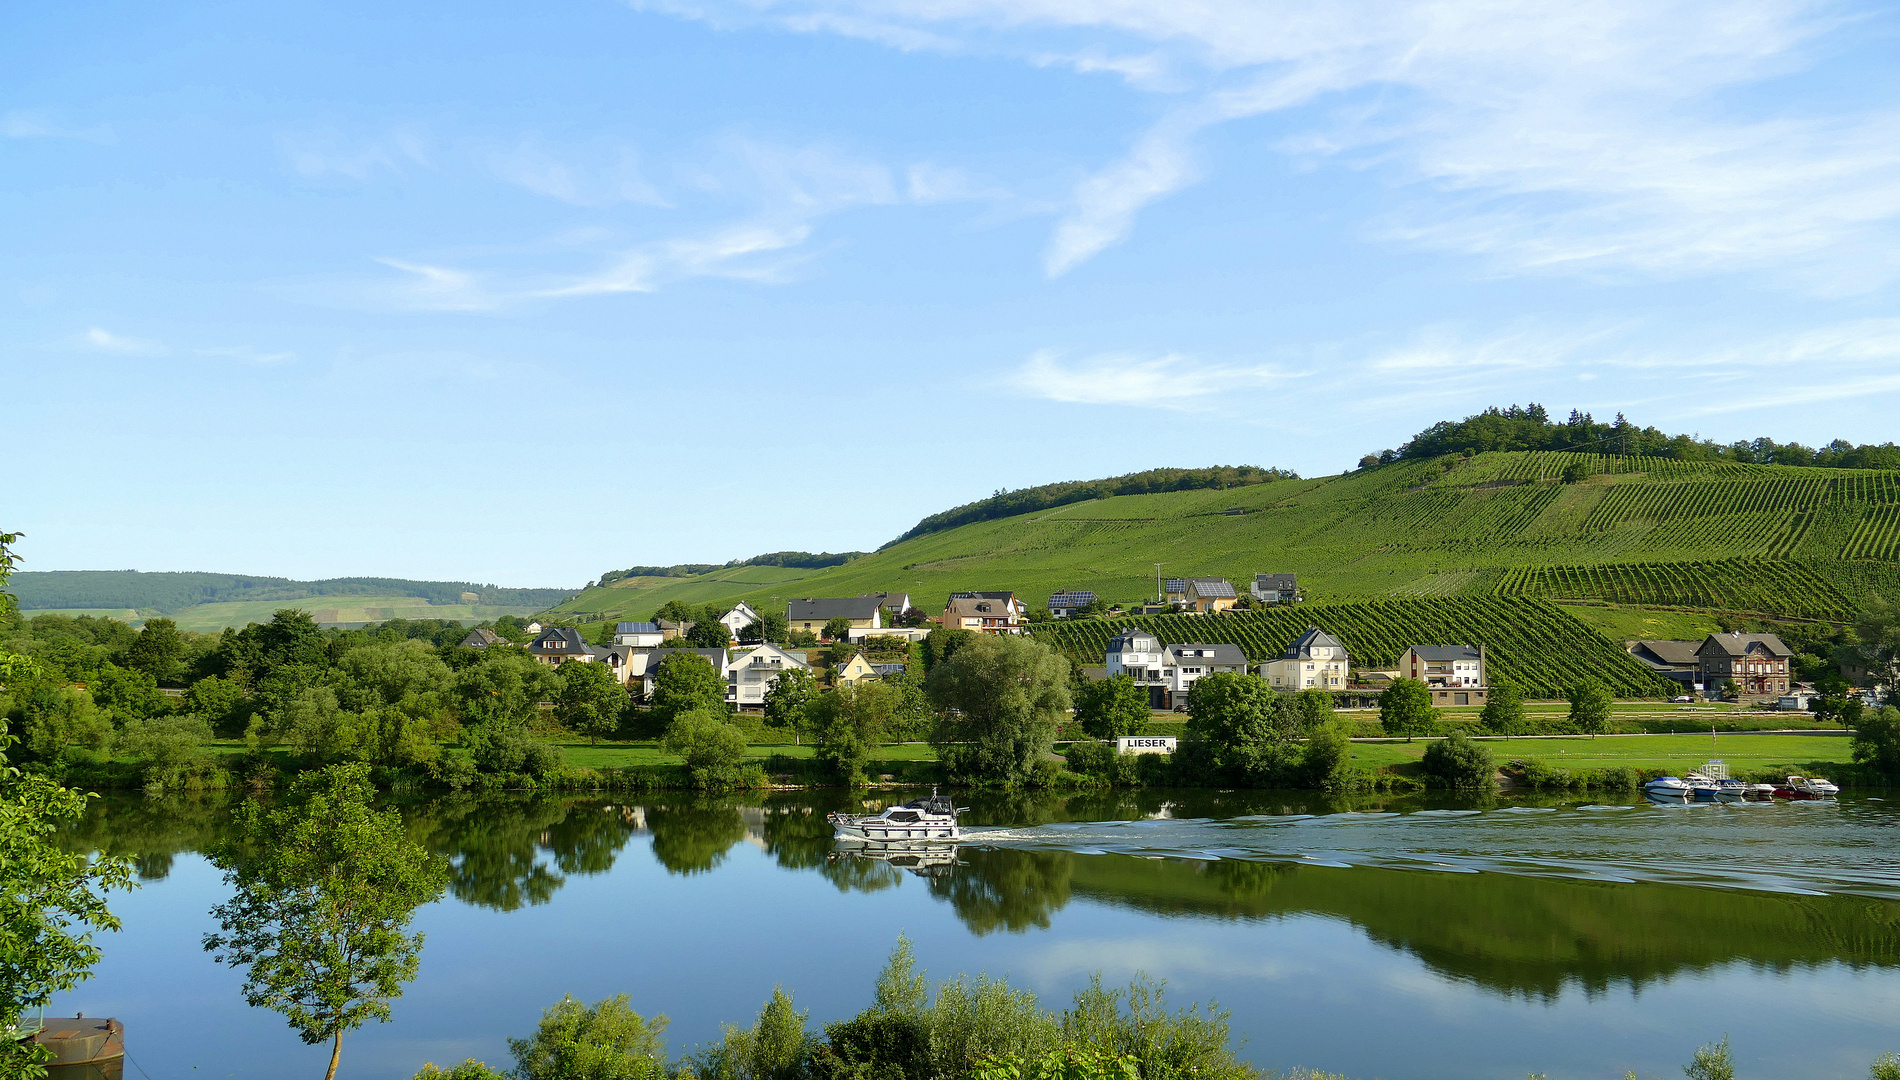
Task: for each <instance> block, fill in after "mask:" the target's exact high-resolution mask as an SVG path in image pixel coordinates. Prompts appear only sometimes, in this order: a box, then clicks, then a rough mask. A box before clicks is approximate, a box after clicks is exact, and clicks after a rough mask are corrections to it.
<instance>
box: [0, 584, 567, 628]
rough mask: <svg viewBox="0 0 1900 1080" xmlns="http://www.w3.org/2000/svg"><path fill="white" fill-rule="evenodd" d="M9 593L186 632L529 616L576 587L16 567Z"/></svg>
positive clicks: (25, 604)
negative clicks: (169, 623) (167, 623)
mask: <svg viewBox="0 0 1900 1080" xmlns="http://www.w3.org/2000/svg"><path fill="white" fill-rule="evenodd" d="M8 591H10V592H12V593H13V594H14V595H15V596H16V597H18V599H19V604H20V608H21V610H22V611H23V612H24V613H26V614H28V615H31V614H32V613H33V612H35V611H64V612H67V613H69V614H80V613H90V614H94V615H108V616H111V617H113V618H121V619H126V620H128V621H131V622H134V623H140V622H143V621H144V620H145V619H147V618H151V617H154V616H159V615H163V616H166V617H168V618H171V619H174V620H176V621H177V623H178V625H179V627H180V628H181V629H185V630H198V631H212V630H220V629H222V628H224V627H226V626H243V625H245V624H246V623H249V622H257V621H268V620H269V618H270V616H271V613H272V612H273V611H275V610H276V609H278V608H282V607H298V608H302V609H304V610H306V611H309V612H311V614H312V615H314V616H315V617H316V619H317V621H318V622H321V623H360V622H381V621H383V620H386V619H398V618H401V619H457V620H462V621H464V622H479V621H481V620H483V619H494V618H498V617H500V616H502V615H528V614H533V613H534V612H537V611H541V610H543V609H545V608H547V607H548V606H550V605H552V604H557V603H560V602H561V601H563V600H566V599H568V598H570V597H572V596H574V594H575V590H573V589H507V588H500V587H497V586H495V585H481V584H476V583H474V582H468V581H409V580H406V579H403V578H375V577H353V578H329V579H326V580H322V581H295V580H292V579H290V578H281V577H253V576H248V575H239V574H210V573H156V574H147V573H141V572H139V571H136V570H46V571H18V572H16V573H14V575H13V577H12V579H11V581H10V582H9V583H8Z"/></svg>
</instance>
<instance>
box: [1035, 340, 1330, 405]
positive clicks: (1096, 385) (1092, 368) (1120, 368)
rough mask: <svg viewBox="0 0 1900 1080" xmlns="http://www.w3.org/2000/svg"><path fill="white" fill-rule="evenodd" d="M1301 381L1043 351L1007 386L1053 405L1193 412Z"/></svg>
mask: <svg viewBox="0 0 1900 1080" xmlns="http://www.w3.org/2000/svg"><path fill="white" fill-rule="evenodd" d="M1300 377H1301V376H1300V375H1299V374H1297V373H1295V374H1289V373H1287V372H1285V371H1283V370H1281V369H1280V368H1278V367H1275V366H1273V365H1270V364H1259V365H1223V364H1209V363H1205V362H1202V361H1199V360H1195V359H1193V358H1191V357H1187V356H1182V355H1180V354H1176V353H1170V354H1168V355H1166V356H1158V357H1140V356H1129V355H1118V354H1108V355H1098V356H1090V357H1086V358H1084V359H1081V360H1076V361H1064V360H1063V359H1062V357H1061V356H1060V355H1059V354H1057V353H1056V352H1054V351H1053V350H1048V349H1042V350H1038V351H1037V352H1035V353H1034V354H1032V355H1031V356H1030V357H1029V359H1028V360H1027V361H1026V362H1025V363H1024V364H1023V366H1022V367H1021V368H1018V369H1017V370H1016V371H1015V372H1013V373H1011V374H1010V375H1009V376H1008V377H1007V379H1006V380H1005V382H1006V383H1007V385H1009V386H1011V387H1012V388H1014V389H1015V390H1016V391H1017V392H1019V393H1022V394H1024V395H1026V396H1028V397H1036V398H1044V399H1046V400H1049V401H1061V402H1069V403H1073V404H1078V405H1128V406H1134V407H1137V408H1150V409H1174V410H1194V409H1208V408H1212V407H1215V406H1217V405H1218V404H1219V403H1220V401H1221V399H1223V398H1225V397H1230V396H1234V395H1242V394H1249V393H1253V392H1257V391H1260V390H1262V389H1265V388H1269V387H1273V386H1276V385H1281V384H1284V383H1286V382H1289V381H1292V380H1294V379H1298V378H1300Z"/></svg>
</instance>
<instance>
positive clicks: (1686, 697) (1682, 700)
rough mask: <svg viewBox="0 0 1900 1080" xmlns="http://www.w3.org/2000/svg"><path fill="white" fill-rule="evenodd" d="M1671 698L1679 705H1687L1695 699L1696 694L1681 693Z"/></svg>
mask: <svg viewBox="0 0 1900 1080" xmlns="http://www.w3.org/2000/svg"><path fill="white" fill-rule="evenodd" d="M1669 700H1670V701H1671V702H1673V703H1675V704H1677V705H1685V704H1688V703H1689V702H1692V701H1694V700H1695V696H1694V695H1692V694H1680V695H1677V696H1676V697H1672V698H1670V699H1669Z"/></svg>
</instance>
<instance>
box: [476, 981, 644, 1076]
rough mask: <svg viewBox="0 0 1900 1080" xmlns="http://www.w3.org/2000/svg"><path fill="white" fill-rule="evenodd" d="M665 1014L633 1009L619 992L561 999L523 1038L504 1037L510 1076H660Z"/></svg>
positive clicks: (542, 1015) (543, 1014) (549, 1008)
mask: <svg viewBox="0 0 1900 1080" xmlns="http://www.w3.org/2000/svg"><path fill="white" fill-rule="evenodd" d="M665 1031H666V1017H664V1016H656V1017H654V1018H653V1019H651V1020H647V1019H645V1018H643V1017H642V1016H641V1015H640V1014H639V1013H637V1012H634V1011H633V1009H632V1007H631V1006H630V1005H629V1004H628V1002H627V995H625V994H620V995H617V996H615V997H610V998H607V999H606V1000H604V1001H597V1002H595V1003H594V1004H592V1005H583V1004H581V1003H580V1002H578V1001H576V1000H574V999H573V998H571V997H563V998H562V999H561V1000H560V1001H558V1002H556V1003H554V1004H553V1005H551V1006H549V1007H548V1010H547V1011H546V1012H544V1013H542V1014H541V1023H540V1026H539V1027H538V1028H537V1029H536V1030H535V1033H534V1036H533V1037H532V1038H527V1039H509V1040H508V1049H509V1050H511V1051H513V1052H514V1055H515V1070H514V1077H515V1080H663V1078H664V1077H666V1076H667V1068H666V1043H665V1041H664V1040H663V1038H662V1036H663V1035H664V1033H665Z"/></svg>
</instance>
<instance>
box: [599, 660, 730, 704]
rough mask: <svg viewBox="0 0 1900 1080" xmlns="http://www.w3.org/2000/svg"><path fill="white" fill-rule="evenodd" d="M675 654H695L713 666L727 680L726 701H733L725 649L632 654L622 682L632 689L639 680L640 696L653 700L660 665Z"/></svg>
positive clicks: (627, 662)
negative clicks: (655, 679)
mask: <svg viewBox="0 0 1900 1080" xmlns="http://www.w3.org/2000/svg"><path fill="white" fill-rule="evenodd" d="M675 653H693V654H695V655H697V656H699V657H701V658H702V659H704V660H705V661H706V662H707V663H708V664H711V665H712V669H713V671H715V672H717V673H718V675H719V677H720V678H722V679H726V687H727V690H726V700H727V701H728V702H730V701H731V700H732V696H733V695H732V689H731V687H732V681H731V680H730V679H729V678H727V675H726V667H727V664H726V650H724V649H649V650H647V651H645V652H630V653H628V654H627V656H626V658H625V660H624V663H625V665H626V668H625V670H626V672H627V677H626V678H624V679H622V680H621V681H622V682H624V683H626V684H627V685H628V686H629V687H631V686H633V685H634V681H635V680H636V679H637V680H639V686H640V696H641V697H643V698H651V697H652V696H653V681H654V678H655V677H656V676H658V675H659V673H660V664H661V663H662V662H664V661H665V660H666V658H667V657H669V656H672V655H673V654H675Z"/></svg>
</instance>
